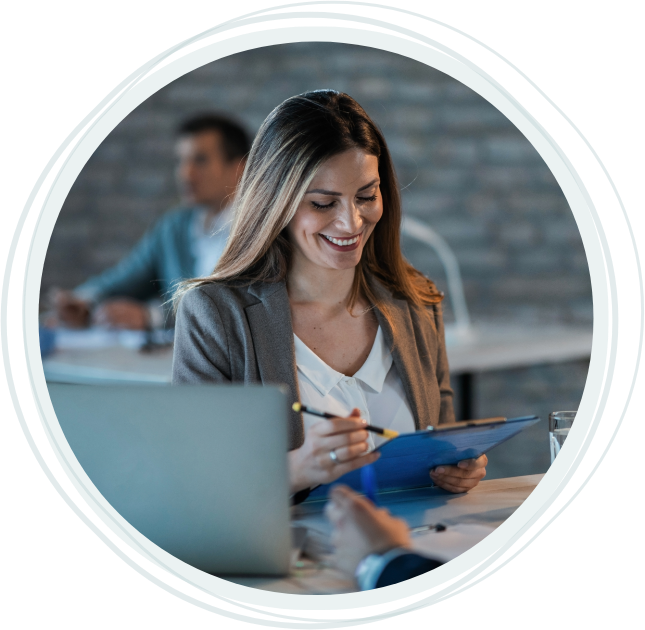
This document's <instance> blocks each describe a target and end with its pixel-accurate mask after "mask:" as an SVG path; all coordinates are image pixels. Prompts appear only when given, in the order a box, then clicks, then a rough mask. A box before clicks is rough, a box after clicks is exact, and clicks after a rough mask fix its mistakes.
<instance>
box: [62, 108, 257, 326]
mask: <svg viewBox="0 0 645 630" xmlns="http://www.w3.org/2000/svg"><path fill="white" fill-rule="evenodd" d="M176 149H177V156H178V165H177V180H178V184H179V187H180V194H181V198H182V206H181V207H180V208H178V209H175V210H174V211H172V212H169V213H167V214H166V215H164V216H163V217H162V218H161V219H160V220H159V221H158V222H157V223H156V224H155V225H154V226H153V227H152V229H151V230H149V231H148V232H147V233H146V234H145V235H144V236H143V238H142V239H141V240H140V241H139V242H138V243H137V245H136V246H135V247H134V249H133V250H132V251H131V252H130V254H128V256H126V257H125V258H124V259H123V260H121V261H120V262H119V263H118V264H117V265H115V266H114V267H112V268H110V269H108V270H106V271H104V272H103V273H101V274H99V275H97V276H94V277H92V278H90V279H89V280H87V281H86V282H84V283H83V284H81V285H80V286H79V287H77V288H76V289H74V290H73V291H61V290H57V289H54V290H53V291H52V293H51V301H52V305H53V307H54V309H55V311H56V315H57V319H58V320H59V322H61V323H63V324H66V325H68V326H71V327H84V326H87V325H89V324H90V323H91V322H93V323H95V324H97V325H103V326H109V327H113V328H128V329H132V330H142V329H146V328H157V327H161V326H164V325H167V324H168V323H169V321H172V318H171V317H170V315H169V312H168V308H167V307H166V306H164V303H165V302H167V300H168V299H169V298H170V297H171V295H172V291H173V290H174V288H175V286H176V285H177V284H178V283H179V282H181V281H182V280H185V279H187V278H194V277H198V276H204V275H208V274H210V273H211V272H212V271H213V269H214V267H215V265H216V263H217V261H218V260H219V258H220V256H221V254H222V252H223V251H224V246H225V245H226V240H227V238H228V233H229V229H230V221H231V218H232V217H231V215H232V210H231V202H232V197H233V194H234V192H235V189H236V187H237V184H238V182H239V180H240V177H241V175H242V172H243V170H244V162H245V159H246V155H247V154H248V152H249V150H250V140H249V137H248V135H247V133H246V132H245V131H244V129H242V127H240V125H238V124H237V123H236V122H234V121H232V120H231V119H229V118H227V117H225V116H221V115H216V114H204V115H200V116H195V117H193V118H191V119H189V120H186V121H185V122H184V123H183V124H182V125H181V126H180V127H179V129H178V140H177V145H176Z"/></svg>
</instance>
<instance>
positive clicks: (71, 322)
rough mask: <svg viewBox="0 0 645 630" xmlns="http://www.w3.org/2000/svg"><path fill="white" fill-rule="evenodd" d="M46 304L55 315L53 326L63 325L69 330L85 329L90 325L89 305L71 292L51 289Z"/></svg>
mask: <svg viewBox="0 0 645 630" xmlns="http://www.w3.org/2000/svg"><path fill="white" fill-rule="evenodd" d="M48 302H49V304H50V305H51V308H52V309H53V311H54V313H55V318H54V321H53V322H52V324H53V325H58V324H59V323H60V324H65V325H66V326H69V327H70V328H85V327H86V326H88V325H89V323H90V305H89V303H88V302H86V301H85V300H81V299H80V298H78V297H76V296H75V295H74V294H73V293H72V292H71V291H62V290H61V289H52V290H51V291H50V292H49V295H48Z"/></svg>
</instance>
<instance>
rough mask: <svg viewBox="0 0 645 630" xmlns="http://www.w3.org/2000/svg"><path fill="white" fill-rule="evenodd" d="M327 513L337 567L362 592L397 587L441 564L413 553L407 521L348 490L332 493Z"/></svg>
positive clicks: (338, 488)
mask: <svg viewBox="0 0 645 630" xmlns="http://www.w3.org/2000/svg"><path fill="white" fill-rule="evenodd" d="M325 513H326V515H327V517H328V518H329V520H330V521H331V523H332V525H333V526H334V532H333V534H332V544H333V545H334V547H335V548H336V555H335V558H336V564H337V566H338V568H339V569H341V570H342V571H344V572H346V573H349V574H350V575H354V576H356V580H357V582H358V585H359V587H360V588H361V589H362V590H368V589H372V588H380V587H383V586H389V585H390V584H396V583H398V582H402V581H404V580H408V579H410V578H413V577H416V576H417V575H421V574H423V573H427V572H428V571H431V570H432V569H435V568H436V567H438V566H440V565H441V564H442V563H441V562H439V561H437V560H433V559H431V558H426V557H425V556H422V555H419V554H418V553H416V552H414V551H412V550H411V541H410V533H409V530H408V526H407V524H406V523H405V521H402V520H401V519H398V518H394V517H393V516H392V515H391V514H390V513H389V512H388V511H387V510H385V509H382V508H377V507H376V506H375V505H374V504H373V503H372V502H371V501H370V500H369V499H366V498H365V497H362V496H360V495H358V494H357V493H355V492H353V491H352V490H350V489H349V488H348V487H346V486H335V487H334V488H332V489H331V491H330V493H329V501H328V503H327V506H326V507H325Z"/></svg>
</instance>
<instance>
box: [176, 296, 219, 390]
mask: <svg viewBox="0 0 645 630" xmlns="http://www.w3.org/2000/svg"><path fill="white" fill-rule="evenodd" d="M229 356H230V355H229V344H228V338H227V334H226V329H225V328H224V324H223V323H222V318H221V316H220V313H219V310H218V308H217V304H216V303H215V301H214V300H213V299H212V298H211V297H210V296H209V295H207V294H206V293H205V292H204V291H203V290H202V289H201V288H199V287H196V288H193V289H190V290H189V291H188V292H187V293H186V294H185V295H184V296H183V298H182V299H181V302H180V303H179V309H178V311H177V320H176V323H175V345H174V353H173V360H172V383H173V385H175V384H181V383H230V382H231V363H230V358H229Z"/></svg>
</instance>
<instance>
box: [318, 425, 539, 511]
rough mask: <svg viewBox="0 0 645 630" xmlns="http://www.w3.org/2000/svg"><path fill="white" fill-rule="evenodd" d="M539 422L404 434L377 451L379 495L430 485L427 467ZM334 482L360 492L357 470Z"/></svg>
mask: <svg viewBox="0 0 645 630" xmlns="http://www.w3.org/2000/svg"><path fill="white" fill-rule="evenodd" d="M539 420H540V419H539V418H538V417H537V416H523V417H521V418H511V419H510V420H506V419H505V418H499V419H497V418H496V419H493V420H474V421H468V422H457V423H454V424H449V425H448V424H446V425H442V426H439V427H434V428H433V429H431V430H425V431H416V432H415V433H404V434H402V435H400V436H399V437H397V438H395V439H394V440H390V441H389V442H385V443H384V444H382V445H381V446H380V447H379V448H378V449H377V450H379V451H380V452H381V457H380V458H379V459H378V460H377V461H376V462H375V463H374V464H372V467H373V469H374V475H375V476H376V483H377V486H378V488H379V492H383V491H391V490H404V489H410V488H423V487H426V486H431V485H432V479H430V476H429V471H430V469H431V468H435V467H436V466H441V465H451V464H456V463H457V462H460V461H461V460H462V459H470V458H473V457H479V456H480V455H483V454H484V453H486V452H488V451H490V450H491V449H492V448H493V447H495V446H497V445H498V444H501V443H502V442H506V440H510V439H511V438H512V437H513V436H515V435H517V434H518V433H519V432H520V431H523V430H524V429H526V428H527V427H530V426H531V425H533V424H535V423H536V422H539ZM338 483H342V484H345V485H347V486H349V487H350V488H352V489H354V490H356V491H358V492H362V485H361V469H358V470H353V471H352V472H349V473H347V474H346V475H343V476H342V477H341V478H340V479H338V480H336V481H335V482H334V484H338ZM334 484H325V485H322V486H318V487H316V488H314V489H313V490H312V491H311V493H310V494H309V497H308V498H307V501H309V500H312V499H324V498H326V496H327V493H328V492H329V488H330V487H331V486H332V485H334Z"/></svg>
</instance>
